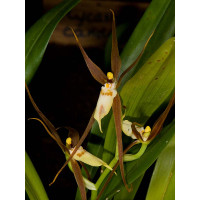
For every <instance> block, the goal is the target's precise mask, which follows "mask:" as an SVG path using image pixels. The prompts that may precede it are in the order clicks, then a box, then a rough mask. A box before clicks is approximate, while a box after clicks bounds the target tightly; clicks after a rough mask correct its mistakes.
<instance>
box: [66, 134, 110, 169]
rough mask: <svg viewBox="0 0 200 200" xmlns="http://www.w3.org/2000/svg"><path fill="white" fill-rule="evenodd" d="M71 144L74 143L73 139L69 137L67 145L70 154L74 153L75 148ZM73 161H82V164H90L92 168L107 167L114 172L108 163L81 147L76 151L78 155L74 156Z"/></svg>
mask: <svg viewBox="0 0 200 200" xmlns="http://www.w3.org/2000/svg"><path fill="white" fill-rule="evenodd" d="M71 142H72V139H71V137H68V138H67V140H66V145H67V146H68V148H69V153H70V154H71V153H72V152H73V150H74V148H75V147H72V146H71V144H72V143H71ZM73 159H75V160H77V161H81V162H83V163H85V164H88V165H90V166H93V167H100V166H102V165H103V166H104V167H106V168H108V169H109V170H111V171H112V168H111V167H110V166H109V165H108V164H107V163H105V162H104V161H103V160H101V159H100V158H98V157H96V156H94V155H92V154H91V153H89V152H88V151H86V150H85V149H83V147H82V146H80V147H79V148H78V150H77V151H76V153H75V154H74V156H73Z"/></svg>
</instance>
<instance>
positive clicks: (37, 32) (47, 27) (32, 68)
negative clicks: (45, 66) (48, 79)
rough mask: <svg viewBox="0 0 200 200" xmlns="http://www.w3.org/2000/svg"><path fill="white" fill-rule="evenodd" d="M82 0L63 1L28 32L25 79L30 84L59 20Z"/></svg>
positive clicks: (26, 38)
mask: <svg viewBox="0 0 200 200" xmlns="http://www.w3.org/2000/svg"><path fill="white" fill-rule="evenodd" d="M79 1H80V0H68V1H66V0H65V1H63V2H61V3H60V4H59V5H57V6H56V7H54V8H53V9H51V10H50V11H49V12H48V13H46V14H45V15H44V16H43V17H42V18H41V19H39V20H38V21H37V22H36V23H35V24H34V25H33V26H32V27H31V28H30V29H29V30H28V31H27V32H26V37H25V44H26V46H25V80H26V83H27V84H28V83H29V82H30V81H31V79H32V78H33V76H34V74H35V72H36V71H37V68H38V66H39V65H40V62H41V60H42V58H43V55H44V52H45V50H46V47H47V44H48V42H49V39H50V37H51V34H52V33H53V31H54V29H55V27H56V25H57V24H58V22H59V21H60V20H61V19H62V18H63V17H64V16H65V15H66V14H67V13H68V12H69V11H70V10H71V9H72V8H73V7H74V6H76V5H77V4H78V3H79Z"/></svg>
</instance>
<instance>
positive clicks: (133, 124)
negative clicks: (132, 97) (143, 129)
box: [131, 122, 144, 142]
mask: <svg viewBox="0 0 200 200" xmlns="http://www.w3.org/2000/svg"><path fill="white" fill-rule="evenodd" d="M135 125H137V126H139V127H140V126H141V124H138V123H137V122H133V123H132V125H131V128H132V131H133V134H134V135H135V137H136V138H137V139H138V140H140V141H141V142H144V140H143V138H142V136H141V135H140V133H139V132H138V131H137V129H136V128H135Z"/></svg>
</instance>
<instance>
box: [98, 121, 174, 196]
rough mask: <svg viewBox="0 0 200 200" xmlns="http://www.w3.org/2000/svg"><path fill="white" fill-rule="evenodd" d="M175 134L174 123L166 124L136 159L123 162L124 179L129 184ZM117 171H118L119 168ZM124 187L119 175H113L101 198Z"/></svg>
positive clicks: (143, 170)
mask: <svg viewBox="0 0 200 200" xmlns="http://www.w3.org/2000/svg"><path fill="white" fill-rule="evenodd" d="M174 134H175V123H174V121H173V122H171V123H170V124H169V125H168V126H166V127H165V128H164V129H163V130H162V131H161V133H160V134H159V135H158V136H157V137H156V138H155V139H154V140H153V141H152V142H151V143H150V144H149V146H148V148H147V150H146V152H145V153H144V154H143V156H141V158H139V159H138V160H135V161H132V162H128V163H126V164H125V170H126V172H127V173H126V179H127V181H128V183H129V184H131V183H133V182H134V181H135V180H136V179H137V178H138V177H140V176H141V175H142V174H144V172H145V171H146V170H147V169H148V168H149V167H150V166H151V165H152V164H153V163H154V162H155V160H156V159H157V158H158V156H159V154H160V153H161V152H162V150H163V149H164V148H165V147H166V146H167V144H168V142H169V141H170V139H171V138H172V137H173V136H174ZM117 173H120V171H119V169H118V170H117ZM122 188H124V185H123V182H122V179H121V177H120V176H113V178H112V179H111V181H110V183H109V184H108V186H107V187H106V190H105V191H104V193H103V195H102V196H101V199H106V197H108V196H109V197H111V196H112V195H115V193H116V191H117V190H121V189H122Z"/></svg>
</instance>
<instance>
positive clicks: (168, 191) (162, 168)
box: [146, 136, 175, 200]
mask: <svg viewBox="0 0 200 200" xmlns="http://www.w3.org/2000/svg"><path fill="white" fill-rule="evenodd" d="M174 182H175V136H174V137H173V138H172V139H171V140H170V142H169V144H168V145H167V146H166V148H165V149H164V150H163V152H162V153H161V154H160V156H159V158H158V160H157V162H156V166H155V169H154V172H153V175H152V178H151V182H150V185H149V189H148V193H147V196H146V200H154V199H157V200H163V199H165V200H167V199H168V200H173V199H175V187H174Z"/></svg>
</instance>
